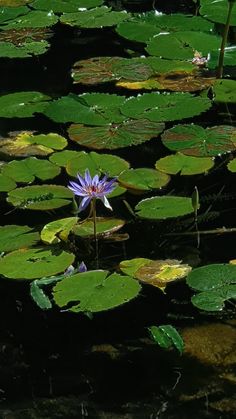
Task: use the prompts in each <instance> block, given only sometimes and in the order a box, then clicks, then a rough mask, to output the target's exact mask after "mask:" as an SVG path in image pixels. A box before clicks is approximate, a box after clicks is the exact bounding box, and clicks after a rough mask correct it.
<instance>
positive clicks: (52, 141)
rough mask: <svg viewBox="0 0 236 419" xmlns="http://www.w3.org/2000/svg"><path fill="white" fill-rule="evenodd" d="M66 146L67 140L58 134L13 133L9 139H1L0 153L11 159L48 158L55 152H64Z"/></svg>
mask: <svg viewBox="0 0 236 419" xmlns="http://www.w3.org/2000/svg"><path fill="white" fill-rule="evenodd" d="M66 145H67V140H66V139H65V138H64V137H61V136H60V135H58V134H53V133H50V134H34V133H33V132H30V131H22V132H12V133H10V137H9V138H6V139H5V138H4V139H1V141H0V153H1V154H4V155H6V156H11V157H12V156H16V157H27V156H34V155H36V156H47V155H48V154H51V153H53V151H54V150H62V149H63V148H65V147H66Z"/></svg>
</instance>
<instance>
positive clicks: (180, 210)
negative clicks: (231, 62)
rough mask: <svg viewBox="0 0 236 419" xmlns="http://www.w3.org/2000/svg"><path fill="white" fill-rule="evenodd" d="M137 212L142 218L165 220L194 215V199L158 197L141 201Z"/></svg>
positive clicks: (137, 206)
mask: <svg viewBox="0 0 236 419" xmlns="http://www.w3.org/2000/svg"><path fill="white" fill-rule="evenodd" d="M135 210H136V211H137V215H138V216H139V217H141V218H147V219H150V220H165V219H167V218H175V217H181V216H183V215H186V214H191V213H193V211H194V210H193V206H192V199H191V198H186V197H182V196H157V197H153V198H147V199H143V200H142V201H140V202H139V203H138V204H137V205H136V207H135Z"/></svg>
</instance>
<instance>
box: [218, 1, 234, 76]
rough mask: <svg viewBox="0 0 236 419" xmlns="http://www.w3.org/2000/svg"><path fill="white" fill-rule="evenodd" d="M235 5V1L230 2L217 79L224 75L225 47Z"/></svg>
mask: <svg viewBox="0 0 236 419" xmlns="http://www.w3.org/2000/svg"><path fill="white" fill-rule="evenodd" d="M234 4H235V0H229V8H228V15H227V20H226V23H225V28H224V32H223V37H222V41H221V47H220V55H219V61H218V67H217V74H216V77H217V78H218V79H221V78H222V75H223V67H224V55H225V45H226V42H227V39H228V33H229V27H230V19H231V15H232V11H233V7H234Z"/></svg>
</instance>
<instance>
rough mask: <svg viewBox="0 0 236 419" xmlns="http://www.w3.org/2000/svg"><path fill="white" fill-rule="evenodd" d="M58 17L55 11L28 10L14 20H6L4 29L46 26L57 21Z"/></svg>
mask: <svg viewBox="0 0 236 419" xmlns="http://www.w3.org/2000/svg"><path fill="white" fill-rule="evenodd" d="M57 21H58V17H57V16H55V15H54V14H53V12H50V13H47V12H44V11H40V10H32V11H30V12H29V11H27V13H26V14H25V15H21V16H20V17H16V18H15V19H13V20H10V21H8V22H5V25H4V30H9V29H16V30H18V29H21V28H45V27H47V26H53V25H55V24H56V23H57Z"/></svg>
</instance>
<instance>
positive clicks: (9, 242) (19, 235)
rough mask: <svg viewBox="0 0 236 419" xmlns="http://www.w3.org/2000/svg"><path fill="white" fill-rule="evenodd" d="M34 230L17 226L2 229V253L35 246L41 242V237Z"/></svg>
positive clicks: (0, 239)
mask: <svg viewBox="0 0 236 419" xmlns="http://www.w3.org/2000/svg"><path fill="white" fill-rule="evenodd" d="M33 230H34V229H33V228H31V227H28V226H19V225H15V224H11V225H5V226H3V227H0V252H11V251H12V250H17V249H21V248H22V247H31V246H34V245H35V244H36V243H37V242H39V241H40V236H39V233H37V232H34V231H33Z"/></svg>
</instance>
